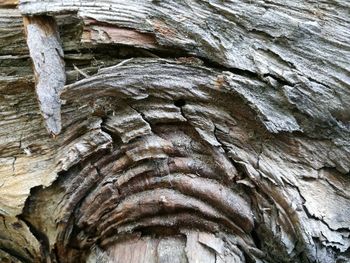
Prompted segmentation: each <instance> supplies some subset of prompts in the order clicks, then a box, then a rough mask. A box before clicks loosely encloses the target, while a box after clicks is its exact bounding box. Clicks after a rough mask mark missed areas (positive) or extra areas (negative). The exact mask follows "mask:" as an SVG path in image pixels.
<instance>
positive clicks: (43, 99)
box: [23, 15, 66, 137]
mask: <svg viewBox="0 0 350 263" xmlns="http://www.w3.org/2000/svg"><path fill="white" fill-rule="evenodd" d="M23 23H24V28H25V33H26V39H27V45H28V48H29V54H30V57H31V59H32V62H33V70H34V75H35V84H36V85H35V86H36V87H35V88H36V94H37V97H38V101H39V106H40V110H41V114H42V115H43V117H44V120H45V124H46V128H47V130H48V131H49V133H50V134H51V135H53V136H54V137H55V136H56V135H58V134H59V133H60V131H61V126H62V125H61V101H60V97H59V94H60V91H61V90H62V89H63V87H64V85H65V82H66V74H65V67H64V66H65V63H64V60H63V49H62V46H61V43H60V37H59V33H58V28H57V24H56V21H55V19H54V18H53V17H50V16H46V15H40V16H31V17H30V16H23Z"/></svg>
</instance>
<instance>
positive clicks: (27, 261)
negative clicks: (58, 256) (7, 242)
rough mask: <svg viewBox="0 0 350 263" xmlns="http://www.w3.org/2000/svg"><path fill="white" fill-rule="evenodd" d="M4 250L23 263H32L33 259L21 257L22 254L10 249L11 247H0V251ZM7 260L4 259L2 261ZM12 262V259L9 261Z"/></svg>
mask: <svg viewBox="0 0 350 263" xmlns="http://www.w3.org/2000/svg"><path fill="white" fill-rule="evenodd" d="M1 250H2V251H4V252H5V253H7V254H9V255H11V256H12V257H14V258H16V259H18V261H19V262H23V263H32V262H33V261H32V260H30V259H28V258H25V257H23V256H22V255H20V253H18V251H17V250H14V249H11V248H6V247H0V251H1ZM1 259H2V258H0V260H1ZM5 262H7V261H4V263H5ZM9 262H11V263H12V261H9Z"/></svg>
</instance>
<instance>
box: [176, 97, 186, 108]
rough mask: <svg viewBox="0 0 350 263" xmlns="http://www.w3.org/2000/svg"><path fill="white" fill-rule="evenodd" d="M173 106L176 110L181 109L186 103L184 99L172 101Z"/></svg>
mask: <svg viewBox="0 0 350 263" xmlns="http://www.w3.org/2000/svg"><path fill="white" fill-rule="evenodd" d="M174 105H175V106H176V107H178V108H181V107H183V106H185V105H186V101H185V100H184V99H178V100H175V101H174Z"/></svg>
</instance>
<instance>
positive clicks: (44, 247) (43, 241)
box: [18, 188, 51, 262]
mask: <svg viewBox="0 0 350 263" xmlns="http://www.w3.org/2000/svg"><path fill="white" fill-rule="evenodd" d="M40 189H41V188H40ZM27 200H28V199H27ZM18 218H19V219H20V220H22V221H23V222H24V223H25V224H26V225H27V226H28V228H29V230H30V232H31V233H32V234H33V236H34V237H35V238H36V239H37V240H38V241H39V243H40V245H41V246H40V253H41V260H42V262H45V261H47V262H48V261H50V258H51V256H50V243H49V239H48V237H47V236H46V235H45V234H44V233H43V232H41V231H39V230H38V229H37V228H36V227H35V226H34V225H33V224H32V223H31V222H30V221H29V220H28V219H26V218H25V216H24V215H23V214H22V215H19V216H18Z"/></svg>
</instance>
